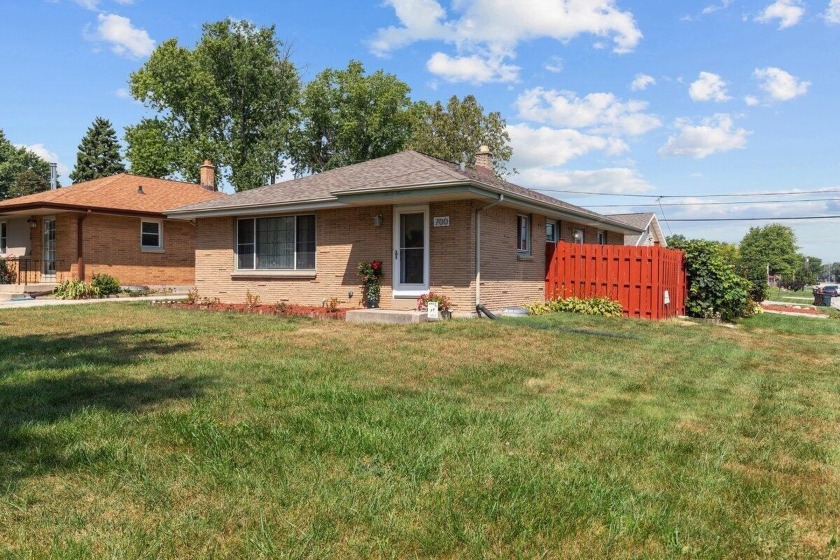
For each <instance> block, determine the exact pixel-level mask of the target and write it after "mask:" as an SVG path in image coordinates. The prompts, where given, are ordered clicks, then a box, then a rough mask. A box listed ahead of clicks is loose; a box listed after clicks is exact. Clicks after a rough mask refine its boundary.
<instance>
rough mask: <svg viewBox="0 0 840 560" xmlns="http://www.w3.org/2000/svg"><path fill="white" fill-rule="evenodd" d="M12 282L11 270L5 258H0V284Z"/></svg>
mask: <svg viewBox="0 0 840 560" xmlns="http://www.w3.org/2000/svg"><path fill="white" fill-rule="evenodd" d="M12 282H14V278H13V274H12V271H11V270H9V265H8V264H6V259H0V284H11V283H12Z"/></svg>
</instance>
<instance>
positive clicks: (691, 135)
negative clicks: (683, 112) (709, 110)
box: [657, 114, 750, 159]
mask: <svg viewBox="0 0 840 560" xmlns="http://www.w3.org/2000/svg"><path fill="white" fill-rule="evenodd" d="M675 126H676V128H677V130H678V131H679V133H678V134H677V135H675V136H671V137H670V138H668V141H667V142H666V143H665V145H664V146H662V147H661V148H659V151H658V152H657V153H658V154H659V155H660V156H691V157H693V158H695V159H702V158H705V157H708V156H710V155H712V154H715V153H718V152H728V151H729V150H734V149H738V148H743V147H745V146H746V145H747V136H748V135H749V134H750V133H749V132H748V131H746V130H745V129H743V128H738V129H736V128H735V123H734V121H733V120H732V117H731V116H729V115H727V114H716V115H714V116H712V117H708V118H705V119H703V121H702V122H701V123H700V124H699V125H694V124H692V123H691V121H690V120H688V119H678V120H677V122H676V123H675Z"/></svg>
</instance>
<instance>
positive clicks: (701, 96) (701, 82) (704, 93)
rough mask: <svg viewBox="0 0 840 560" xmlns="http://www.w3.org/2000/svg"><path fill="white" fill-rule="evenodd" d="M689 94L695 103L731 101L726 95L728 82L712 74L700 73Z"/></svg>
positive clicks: (689, 89) (690, 87)
mask: <svg viewBox="0 0 840 560" xmlns="http://www.w3.org/2000/svg"><path fill="white" fill-rule="evenodd" d="M688 94H689V95H690V96H691V98H692V99H693V100H694V101H716V102H718V103H720V102H722V101H728V100H729V99H731V98H730V97H729V96H728V95H727V94H726V82H725V81H723V79H722V78H721V77H720V76H719V75H717V74H713V73H711V72H700V75H699V76H698V77H697V80H695V81H694V82H692V84H691V86H689V88H688Z"/></svg>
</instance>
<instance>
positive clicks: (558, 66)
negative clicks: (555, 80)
mask: <svg viewBox="0 0 840 560" xmlns="http://www.w3.org/2000/svg"><path fill="white" fill-rule="evenodd" d="M543 68H545V69H546V70H548V71H549V72H553V73H554V74H559V73H560V72H562V71H563V59H562V58H560V57H559V56H552V57H551V58H550V59H549V60H548V62H546V63H545V65H544V66H543Z"/></svg>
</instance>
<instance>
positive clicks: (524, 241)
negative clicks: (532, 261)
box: [516, 214, 531, 255]
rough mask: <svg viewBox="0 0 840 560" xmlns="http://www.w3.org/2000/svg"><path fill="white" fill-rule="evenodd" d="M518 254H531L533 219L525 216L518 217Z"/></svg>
mask: <svg viewBox="0 0 840 560" xmlns="http://www.w3.org/2000/svg"><path fill="white" fill-rule="evenodd" d="M516 252H517V253H520V254H523V255H530V254H531V218H530V216H526V215H524V214H520V215H518V216H517V217H516Z"/></svg>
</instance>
